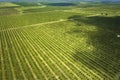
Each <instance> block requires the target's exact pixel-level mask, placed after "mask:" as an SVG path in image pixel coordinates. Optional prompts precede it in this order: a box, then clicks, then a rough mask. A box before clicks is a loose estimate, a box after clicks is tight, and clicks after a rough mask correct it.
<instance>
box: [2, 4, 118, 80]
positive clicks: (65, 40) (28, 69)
mask: <svg viewBox="0 0 120 80" xmlns="http://www.w3.org/2000/svg"><path fill="white" fill-rule="evenodd" d="M103 8H104V10H103ZM11 9H14V8H4V9H3V8H2V9H1V10H0V11H1V12H4V11H8V12H9V13H10V10H11ZM56 10H58V11H56ZM78 10H79V11H78ZM26 11H28V13H25V14H24V13H23V14H19V13H18V14H14V15H8V14H6V15H4V16H2V15H3V14H2V15H1V16H0V60H1V61H0V80H2V79H10V80H13V79H18V80H20V79H22V80H24V79H25V80H27V79H28V80H58V79H59V80H119V78H120V70H119V68H120V54H119V52H120V49H119V48H120V38H118V37H117V35H118V34H120V26H119V25H120V23H119V22H120V15H119V7H118V5H117V6H115V5H114V6H113V5H111V6H107V7H106V8H105V7H104V6H100V5H99V6H97V7H93V6H92V7H86V8H77V9H76V8H75V7H70V8H69V9H68V8H67V9H66V7H46V8H43V9H31V10H26ZM47 11H48V12H47ZM115 11H118V12H117V13H115ZM11 12H13V11H12V10H11ZM34 12H37V13H34ZM4 13H6V12H4ZM101 13H103V14H101ZM106 13H107V14H108V15H104V14H106ZM1 53H2V54H1Z"/></svg>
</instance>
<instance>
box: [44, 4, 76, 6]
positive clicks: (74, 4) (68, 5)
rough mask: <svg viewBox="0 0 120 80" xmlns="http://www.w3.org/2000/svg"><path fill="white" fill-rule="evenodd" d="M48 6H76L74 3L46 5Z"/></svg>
mask: <svg viewBox="0 0 120 80" xmlns="http://www.w3.org/2000/svg"><path fill="white" fill-rule="evenodd" d="M46 5H48V6H76V4H75V3H47V4H46Z"/></svg>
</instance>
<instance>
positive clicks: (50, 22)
mask: <svg viewBox="0 0 120 80" xmlns="http://www.w3.org/2000/svg"><path fill="white" fill-rule="evenodd" d="M67 20H68V19H60V20H56V21H49V22H44V23H37V24H31V25H26V26H21V27H16V28H8V29H3V30H0V32H4V31H10V30H16V29H22V28H28V27H34V26H39V25H45V24H52V23H58V22H63V21H67Z"/></svg>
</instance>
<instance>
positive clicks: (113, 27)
mask: <svg viewBox="0 0 120 80" xmlns="http://www.w3.org/2000/svg"><path fill="white" fill-rule="evenodd" d="M68 19H69V20H70V21H72V22H75V23H76V25H77V26H76V28H75V29H71V31H69V32H67V33H68V34H69V33H70V34H72V33H73V34H77V35H78V36H79V35H80V34H81V33H85V34H86V35H87V42H86V43H87V44H88V46H89V45H92V46H93V47H94V50H92V51H87V50H86V51H81V50H80V49H79V50H76V52H75V54H74V55H73V57H74V58H75V60H76V61H80V62H82V63H83V64H84V65H86V66H88V67H89V68H90V69H92V70H97V69H99V70H101V71H102V72H104V73H106V74H107V75H109V76H111V77H113V78H114V77H116V76H118V75H119V78H120V38H119V37H117V35H120V16H113V17H108V16H92V17H82V16H79V15H74V16H71V17H69V18H68ZM82 23H84V24H85V25H88V26H87V27H89V26H95V28H96V29H97V30H96V31H89V30H86V31H82V32H81V29H80V27H82ZM80 38H81V36H80ZM117 79H118V78H117ZM118 80H119V79H118Z"/></svg>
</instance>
